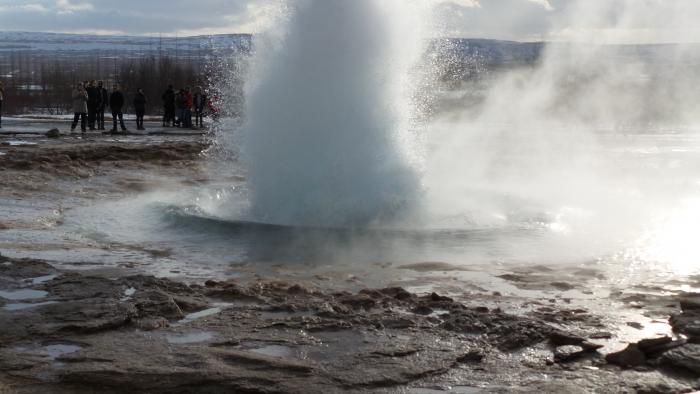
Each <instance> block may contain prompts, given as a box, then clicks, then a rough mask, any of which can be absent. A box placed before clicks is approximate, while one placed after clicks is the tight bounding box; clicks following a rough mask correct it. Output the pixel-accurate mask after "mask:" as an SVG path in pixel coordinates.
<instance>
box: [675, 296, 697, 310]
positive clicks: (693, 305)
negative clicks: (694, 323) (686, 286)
mask: <svg viewBox="0 0 700 394" xmlns="http://www.w3.org/2000/svg"><path fill="white" fill-rule="evenodd" d="M678 302H679V303H680V306H681V310H682V311H683V312H689V311H698V313H700V293H684V294H683V295H681V296H680V297H679V299H678Z"/></svg>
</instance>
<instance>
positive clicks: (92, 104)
mask: <svg viewBox="0 0 700 394" xmlns="http://www.w3.org/2000/svg"><path fill="white" fill-rule="evenodd" d="M86 90H87V94H88V102H87V107H88V127H90V130H95V120H97V108H99V106H100V103H101V102H102V93H101V92H100V91H99V90H98V89H97V86H96V83H95V81H94V80H93V81H90V83H89V84H88V87H87V89H86Z"/></svg>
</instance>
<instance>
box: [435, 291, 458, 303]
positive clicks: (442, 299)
mask: <svg viewBox="0 0 700 394" xmlns="http://www.w3.org/2000/svg"><path fill="white" fill-rule="evenodd" d="M430 300H431V301H434V302H454V300H453V299H452V298H450V297H446V296H441V295H439V294H437V293H432V294H430Z"/></svg>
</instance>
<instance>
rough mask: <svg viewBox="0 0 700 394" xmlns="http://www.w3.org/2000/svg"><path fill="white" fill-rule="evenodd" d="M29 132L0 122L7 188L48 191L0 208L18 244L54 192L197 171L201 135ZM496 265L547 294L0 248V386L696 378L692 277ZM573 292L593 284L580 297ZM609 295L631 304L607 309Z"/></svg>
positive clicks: (34, 389) (486, 386) (699, 335)
mask: <svg viewBox="0 0 700 394" xmlns="http://www.w3.org/2000/svg"><path fill="white" fill-rule="evenodd" d="M42 126H44V125H43V124H42V125H40V126H35V127H36V128H37V129H38V128H40V127H42ZM48 126H51V125H48ZM151 126H152V127H151V128H155V127H154V126H153V125H151ZM147 127H148V126H147ZM9 128H10V127H7V126H6V124H3V131H6V130H7V129H9ZM21 129H22V128H21V127H17V130H21ZM36 133H37V134H36V136H35V138H34V139H31V138H28V139H23V140H26V141H30V142H32V141H34V142H37V144H36V145H32V144H29V145H23V144H19V145H18V144H16V143H15V142H16V138H17V137H16V136H15V135H8V136H4V137H3V136H0V153H2V154H1V155H0V168H1V169H2V170H1V171H0V197H2V198H3V199H4V200H3V201H6V202H7V201H10V202H12V204H14V203H15V202H16V203H18V204H19V202H22V201H26V200H28V199H30V198H31V199H32V200H31V201H39V202H45V203H46V204H45V205H42V204H38V205H39V206H38V207H34V208H32V209H33V210H29V211H27V210H23V211H21V214H15V213H13V212H9V211H8V213H6V214H4V215H2V216H0V252H2V250H3V248H9V247H10V246H12V245H10V244H14V243H17V241H16V240H12V242H10V241H8V240H7V239H5V240H3V238H4V236H3V234H9V232H10V231H18V229H30V228H33V227H37V226H39V227H41V226H43V227H45V228H47V229H48V230H47V231H49V232H50V231H51V229H52V228H54V226H60V223H56V221H53V222H52V221H51V220H44V218H45V217H51V215H50V214H49V213H45V212H43V210H45V209H50V210H53V209H57V208H55V205H52V204H53V203H54V202H56V200H60V202H61V204H65V205H71V204H73V205H75V204H84V203H89V201H91V199H105V198H119V197H121V196H124V195H128V194H133V193H139V192H141V191H143V190H144V189H148V188H149V187H152V186H153V182H157V181H155V180H154V178H156V179H161V178H163V177H167V176H169V175H172V174H180V175H182V174H186V176H180V177H179V178H177V179H179V181H178V182H182V184H185V183H191V182H195V183H196V182H200V181H201V182H204V181H205V179H204V177H205V175H204V174H202V172H201V170H200V168H199V164H198V163H199V162H200V161H201V157H202V156H201V153H202V152H203V151H204V150H205V149H207V147H208V146H209V145H208V143H207V142H206V139H205V137H203V136H198V135H187V136H185V135H179V136H178V135H173V136H171V138H161V139H154V138H149V137H147V136H135V137H133V138H141V139H137V140H130V141H128V143H126V142H125V141H124V140H123V139H121V138H115V137H114V136H105V135H102V134H99V133H94V134H91V135H88V136H85V137H83V136H71V135H67V134H65V135H62V136H60V137H59V138H58V139H48V138H44V137H43V136H41V134H39V132H38V131H37V132H36ZM127 174H128V175H127ZM153 174H157V175H158V176H157V177H153ZM12 204H10V203H8V204H7V205H4V207H12V206H15V205H12ZM46 207H48V208H46ZM35 211H36V212H39V214H37V216H36V217H32V218H31V219H28V218H27V212H35ZM59 217H60V216H59ZM13 247H15V246H13ZM22 247H23V248H24V249H23V250H24V251H25V252H26V253H25V254H28V255H31V254H32V250H34V249H32V248H31V247H30V246H28V245H22ZM34 247H36V250H37V252H38V251H40V250H41V245H35V246H34ZM153 255H154V256H153V257H154V258H158V253H157V251H153ZM95 258H96V261H95V262H94V263H95V264H96V266H99V263H100V262H99V260H98V257H95ZM399 269H400V270H401V271H403V272H406V275H407V276H410V275H409V273H417V274H420V276H421V277H422V278H426V277H428V278H429V277H431V276H433V275H437V274H436V273H437V272H440V273H443V274H444V275H447V276H453V275H455V276H456V275H458V274H460V275H463V276H466V277H468V276H469V275H470V274H471V273H470V272H468V271H465V272H460V270H459V268H458V267H454V266H450V265H448V264H442V263H421V264H413V265H410V266H403V267H400V268H399ZM500 276H501V277H500V278H499V280H502V281H504V282H507V283H510V284H511V285H512V286H514V287H515V288H518V289H522V290H523V291H530V292H539V291H545V293H542V294H543V295H538V296H533V297H525V296H522V295H518V293H512V294H501V293H500V292H494V291H490V290H487V289H481V288H478V287H476V286H471V287H470V286H465V285H463V284H458V283H452V282H450V281H447V280H444V277H442V278H438V277H437V276H435V278H436V279H435V282H436V283H437V282H440V283H442V285H441V286H434V287H433V289H432V290H428V291H425V292H423V291H416V290H413V292H410V291H407V290H406V289H404V288H402V287H399V286H396V285H391V284H388V285H390V287H382V286H379V287H377V288H366V287H367V285H366V284H364V283H363V280H362V279H361V278H356V277H355V278H352V279H353V282H352V286H343V287H342V289H343V290H341V288H340V287H339V286H337V285H336V284H335V282H333V281H329V280H328V278H324V277H321V276H316V277H313V278H307V279H303V278H301V277H300V276H297V277H295V278H289V277H285V278H281V277H274V276H268V277H262V276H260V275H258V276H255V275H251V276H248V277H245V278H240V279H225V278H223V279H222V278H212V279H211V280H208V281H194V282H192V281H179V280H173V279H166V278H156V277H154V276H151V275H150V274H149V272H147V270H143V272H136V273H135V272H134V271H133V270H126V269H125V270H110V271H101V270H80V271H77V270H71V269H67V268H66V265H65V264H62V265H58V264H55V263H54V262H52V261H45V260H40V259H36V258H31V256H30V258H10V257H0V393H3V394H5V393H57V394H59V393H60V394H63V393H125V392H142V393H224V392H226V393H230V392H235V393H316V392H325V393H335V392H387V393H441V392H453V393H481V392H483V393H489V392H523V393H524V392H528V393H529V392H544V393H589V392H597V393H621V392H622V393H685V392H693V390H695V388H696V385H697V382H698V381H697V379H698V378H700V295H697V294H694V293H690V292H683V291H682V288H683V287H682V286H681V285H683V286H689V287H688V288H693V287H697V283H695V282H697V279H698V278H689V279H688V280H689V281H690V282H687V283H686V282H684V283H678V286H677V287H676V290H669V287H664V286H661V287H654V286H653V285H652V284H649V285H648V286H647V287H639V288H625V289H624V290H620V291H612V292H610V294H608V295H606V296H605V298H601V299H595V297H596V294H597V293H594V292H589V291H588V290H587V289H588V287H589V285H590V283H593V282H594V281H596V280H601V278H602V277H603V276H604V273H603V272H601V271H598V270H596V269H582V268H571V269H558V270H554V269H551V268H549V267H541V266H533V267H526V268H520V269H515V268H513V269H509V270H508V272H506V273H504V274H502V275H500ZM428 280H429V279H428ZM693 281H695V282H693ZM424 282H425V279H423V284H424ZM446 283H447V284H446ZM450 283H452V284H451V285H450ZM572 291H579V292H581V293H582V294H588V293H590V294H591V298H592V299H591V300H589V301H587V302H586V303H579V302H577V301H576V300H571V299H570V298H568V296H567V294H571V292H572ZM538 294H539V293H538ZM613 304H615V305H618V304H619V305H622V307H620V308H619V309H613V308H612V307H610V308H609V309H607V310H606V306H608V305H610V306H611V305H613ZM653 324H659V325H662V326H664V327H668V328H669V331H668V332H667V333H662V335H658V333H657V331H658V330H655V329H651V330H649V329H647V328H648V327H653ZM671 328H672V331H671V330H670V329H671ZM629 333H634V335H632V334H629ZM624 342H626V343H624Z"/></svg>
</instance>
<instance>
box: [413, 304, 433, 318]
mask: <svg viewBox="0 0 700 394" xmlns="http://www.w3.org/2000/svg"><path fill="white" fill-rule="evenodd" d="M411 312H412V313H415V314H417V315H424V316H427V315H430V314H431V313H433V309H432V308H430V307H428V306H425V305H419V306H417V307H415V308H413V309H411Z"/></svg>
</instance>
